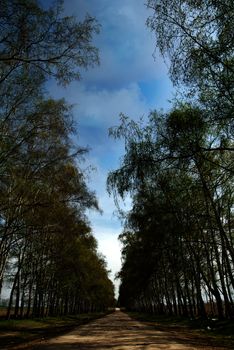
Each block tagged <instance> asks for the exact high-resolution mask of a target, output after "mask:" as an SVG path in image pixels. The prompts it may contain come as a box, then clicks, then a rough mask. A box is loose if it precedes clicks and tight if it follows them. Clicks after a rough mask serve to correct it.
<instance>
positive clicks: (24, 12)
mask: <svg viewBox="0 0 234 350" xmlns="http://www.w3.org/2000/svg"><path fill="white" fill-rule="evenodd" d="M0 28H1V30H0V96H1V105H0V173H1V181H0V292H1V289H2V287H3V285H5V286H6V285H7V284H8V285H9V286H10V288H11V292H10V297H9V305H8V312H7V317H8V318H9V317H10V315H11V314H12V309H13V308H14V316H15V317H18V316H21V317H22V316H24V315H27V316H31V315H34V316H44V315H54V314H66V313H78V312H87V311H95V310H103V309H105V308H106V307H108V306H109V305H110V304H111V303H112V301H113V284H112V282H111V281H110V280H109V278H108V272H107V269H106V264H105V261H104V259H103V257H102V256H100V254H99V253H98V251H97V243H96V240H95V238H94V237H93V235H92V233H91V228H90V225H89V223H88V220H87V217H86V214H85V212H86V210H87V209H94V210H99V208H98V203H97V200H96V198H95V194H94V193H92V192H91V191H90V190H89V189H88V187H87V185H86V182H85V180H86V175H87V174H86V173H85V172H84V171H82V169H81V167H80V162H81V160H82V159H83V157H84V155H85V153H86V152H87V150H86V149H84V148H82V147H79V146H77V145H76V144H75V142H74V137H73V136H72V135H73V134H75V133H76V125H75V123H74V121H73V118H72V113H71V108H70V106H68V105H67V103H66V102H65V101H64V100H53V99H51V98H48V97H47V92H46V89H45V84H46V82H47V80H48V79H49V78H54V79H57V80H58V82H59V83H61V84H67V83H68V82H70V81H71V80H72V79H79V78H80V69H81V68H87V67H89V66H92V65H93V64H97V63H98V52H97V49H96V48H95V47H93V46H92V36H93V34H94V33H96V32H98V25H97V23H96V21H95V19H94V18H91V17H86V18H85V20H84V21H83V22H79V23H77V22H76V21H75V19H74V18H73V17H63V16H62V4H61V2H58V4H57V5H53V8H49V9H44V8H43V7H42V6H41V5H40V4H39V2H38V1H36V0H12V1H7V0H3V1H2V2H1V9H0Z"/></svg>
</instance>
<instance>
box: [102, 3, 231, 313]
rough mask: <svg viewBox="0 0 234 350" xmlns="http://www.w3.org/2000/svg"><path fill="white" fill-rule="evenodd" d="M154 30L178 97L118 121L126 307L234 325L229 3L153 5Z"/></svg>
mask: <svg viewBox="0 0 234 350" xmlns="http://www.w3.org/2000/svg"><path fill="white" fill-rule="evenodd" d="M147 6H148V8H149V9H150V10H151V13H152V15H151V16H150V17H149V18H148V20H147V25H148V27H149V28H150V30H151V31H152V32H153V33H154V34H155V36H156V45H157V48H158V49H159V50H160V52H161V54H162V55H163V56H164V58H165V60H166V61H167V63H168V62H170V69H169V74H170V77H171V79H172V81H173V83H174V86H175V87H176V89H177V96H176V98H175V99H174V101H173V103H172V107H171V109H170V110H169V111H168V112H162V111H152V112H151V113H150V114H149V117H148V119H147V120H141V121H140V122H134V121H133V120H130V119H129V118H128V117H126V116H125V115H122V116H121V122H120V125H119V126H118V127H115V128H112V129H111V131H110V134H111V136H112V137H114V138H117V139H118V138H120V139H123V140H124V142H125V155H124V157H123V159H122V161H121V164H120V167H119V169H117V170H115V171H113V172H111V173H110V174H109V177H108V189H109V191H110V192H112V193H114V196H115V198H116V199H117V200H118V197H119V196H120V197H121V198H124V197H125V196H126V195H127V194H128V195H130V196H131V198H132V208H131V210H130V211H129V212H128V213H127V214H125V217H124V220H125V221H124V222H125V225H124V230H123V233H122V234H121V235H120V240H121V242H122V244H123V249H122V259H123V264H122V268H121V271H120V273H119V278H120V280H121V285H120V297H119V298H120V303H121V304H122V305H124V306H126V307H127V308H128V309H131V310H137V311H144V312H150V313H155V314H170V315H180V316H181V315H183V316H189V317H202V318H207V317H211V316H218V317H219V318H220V319H222V318H233V317H234V228H233V223H234V216H233V214H234V212H233V204H234V202H233V200H234V197H233V174H234V167H233V164H234V162H233V160H234V159H233V150H234V143H233V140H234V133H233V132H234V128H233V126H234V124H233V122H234V118H233V111H234V94H233V91H234V65H233V62H234V61H233V59H234V51H233V48H234V36H233V28H232V23H233V18H234V6H233V2H232V1H228V0H225V1H213V0H209V1H202V0H201V1H187V0H186V1H185V0H183V1H179V2H178V1H171V0H170V1H168V0H160V1H155V0H148V1H147Z"/></svg>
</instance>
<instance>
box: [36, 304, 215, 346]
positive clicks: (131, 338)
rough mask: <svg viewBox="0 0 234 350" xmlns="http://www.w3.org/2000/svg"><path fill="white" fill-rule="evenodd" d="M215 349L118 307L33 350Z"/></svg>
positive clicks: (189, 336) (199, 340) (185, 334)
mask: <svg viewBox="0 0 234 350" xmlns="http://www.w3.org/2000/svg"><path fill="white" fill-rule="evenodd" d="M92 349H93V350H105V349H114V350H152V349H154V350H162V349H165V350H186V349H188V350H195V349H196V350H211V349H213V350H214V349H217V350H218V349H219V350H221V348H217V347H212V346H207V345H206V344H205V343H204V342H203V340H202V339H198V338H196V337H194V336H191V334H188V331H187V333H181V332H180V333H178V332H176V331H170V332H169V331H159V330H157V329H156V328H155V327H152V326H148V325H145V324H143V323H140V322H137V321H134V320H132V319H131V318H130V317H129V316H128V315H126V314H125V313H123V312H120V311H116V312H115V313H113V314H110V315H108V316H106V317H104V318H101V319H98V320H96V321H93V322H91V323H89V324H87V325H85V326H81V327H78V328H76V329H75V330H73V331H72V332H70V333H67V334H66V335H62V336H59V337H57V338H53V339H50V340H48V341H45V342H44V343H41V344H40V345H39V344H38V345H35V346H34V347H33V350H92Z"/></svg>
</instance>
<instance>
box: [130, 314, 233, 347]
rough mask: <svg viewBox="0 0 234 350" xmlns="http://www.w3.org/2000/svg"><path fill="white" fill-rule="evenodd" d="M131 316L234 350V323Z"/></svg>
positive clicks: (156, 316) (155, 325)
mask: <svg viewBox="0 0 234 350" xmlns="http://www.w3.org/2000/svg"><path fill="white" fill-rule="evenodd" d="M128 314H129V316H130V317H132V318H134V319H136V320H138V321H142V322H147V323H150V324H151V325H153V326H154V327H156V328H157V329H159V330H160V329H161V330H165V329H167V330H178V331H186V330H188V331H189V332H194V335H200V336H202V337H207V338H209V340H211V341H212V343H213V344H214V345H216V346H224V347H227V348H229V349H234V321H230V320H217V319H207V320H202V319H199V318H197V319H188V318H185V317H175V316H164V315H163V316H158V315H151V314H146V313H137V312H128Z"/></svg>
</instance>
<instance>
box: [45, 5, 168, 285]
mask: <svg viewBox="0 0 234 350" xmlns="http://www.w3.org/2000/svg"><path fill="white" fill-rule="evenodd" d="M64 10H65V13H66V14H67V15H74V16H76V17H78V18H80V19H82V18H84V16H85V14H86V13H89V14H90V15H91V16H94V17H96V19H97V21H98V22H99V24H100V25H101V30H100V34H99V35H98V36H95V38H94V45H95V46H97V47H98V48H99V50H100V66H98V67H95V68H93V69H89V70H88V71H84V72H83V73H82V80H81V81H79V82H73V83H72V84H70V85H69V86H68V87H67V88H61V87H58V86H56V85H55V84H54V83H51V84H50V85H49V93H50V94H51V95H52V96H53V97H56V98H60V97H64V98H65V99H66V100H67V101H68V102H69V103H71V104H73V105H74V108H73V115H74V118H75V120H76V121H77V124H78V132H79V135H78V136H77V143H78V144H79V145H82V146H89V148H90V152H89V154H88V156H87V157H86V158H87V159H86V162H85V163H84V164H82V167H84V168H85V167H87V168H88V167H89V166H90V165H91V166H92V167H94V168H95V170H94V171H92V172H91V173H90V174H89V180H88V184H89V187H90V188H91V189H92V190H94V191H95V192H96V195H97V197H98V200H99V204H100V207H101V208H102V210H103V215H100V214H98V213H94V212H90V213H88V215H89V219H90V221H91V226H92V229H93V233H94V235H95V237H96V238H97V240H98V243H99V250H100V251H101V252H102V253H103V254H104V255H105V256H106V259H107V263H108V268H109V269H111V270H112V272H111V275H110V276H111V277H112V279H113V278H114V274H115V273H116V272H117V271H118V270H119V269H120V266H121V262H120V244H119V242H118V239H117V238H118V235H119V234H120V233H121V223H120V221H119V220H118V218H117V216H115V215H114V211H116V208H115V206H114V201H113V198H111V197H109V196H108V194H107V192H106V178H107V174H108V172H109V171H111V170H113V169H116V168H117V167H118V165H119V158H120V157H121V155H123V152H124V149H123V145H122V143H121V142H116V141H114V140H112V139H110V138H109V137H108V129H109V128H110V127H112V126H114V125H118V121H119V114H120V113H121V112H123V113H124V114H126V115H128V116H129V117H131V118H133V119H135V120H136V119H139V118H141V117H142V116H145V117H147V115H148V114H149V111H150V110H152V109H161V108H163V109H164V110H166V109H168V108H169V107H170V105H169V102H168V100H170V99H171V98H172V97H173V87H172V85H171V83H170V81H169V78H168V77H167V67H166V66H165V64H164V62H163V59H162V58H161V57H160V56H159V55H158V54H157V52H156V53H154V50H155V40H154V36H153V34H152V33H151V32H150V31H149V29H148V28H147V27H146V25H145V22H146V19H147V17H148V16H149V15H150V14H151V13H150V11H149V10H147V9H146V7H145V5H144V0H65V2H64ZM153 54H154V56H155V58H153ZM123 206H124V204H123ZM129 206H130V201H129V200H127V201H126V203H125V208H126V210H127V209H128V208H129ZM115 283H116V282H115Z"/></svg>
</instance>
